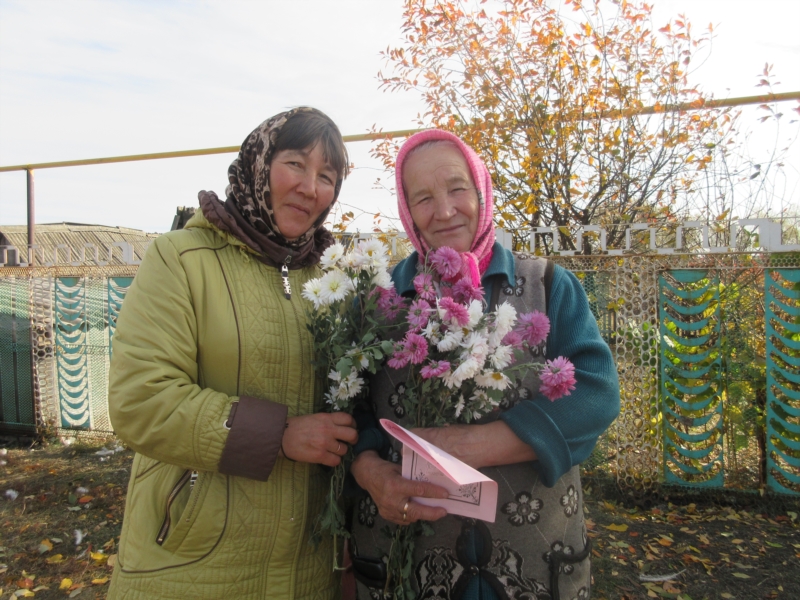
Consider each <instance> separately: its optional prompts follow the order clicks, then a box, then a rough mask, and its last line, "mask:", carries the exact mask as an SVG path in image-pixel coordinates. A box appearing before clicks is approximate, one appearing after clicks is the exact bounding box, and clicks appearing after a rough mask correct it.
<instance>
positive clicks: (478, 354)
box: [461, 331, 489, 365]
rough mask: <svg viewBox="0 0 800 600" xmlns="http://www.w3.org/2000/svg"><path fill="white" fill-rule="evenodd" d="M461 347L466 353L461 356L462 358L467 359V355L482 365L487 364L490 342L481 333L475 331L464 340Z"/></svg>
mask: <svg viewBox="0 0 800 600" xmlns="http://www.w3.org/2000/svg"><path fill="white" fill-rule="evenodd" d="M461 346H462V347H463V348H464V351H465V352H464V353H463V354H462V355H461V356H462V357H464V358H466V356H465V355H467V356H470V357H472V358H474V359H475V360H476V361H478V362H479V363H480V364H481V365H483V363H484V362H486V357H487V356H488V355H489V342H488V340H487V339H486V337H485V336H484V335H483V334H482V333H481V332H480V331H473V332H472V333H470V334H469V335H468V336H467V337H466V338H464V341H463V342H461Z"/></svg>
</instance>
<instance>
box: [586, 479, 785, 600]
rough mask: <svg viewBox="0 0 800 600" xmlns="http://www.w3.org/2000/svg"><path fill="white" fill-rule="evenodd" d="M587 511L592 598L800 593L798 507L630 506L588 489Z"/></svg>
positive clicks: (693, 599)
mask: <svg viewBox="0 0 800 600" xmlns="http://www.w3.org/2000/svg"><path fill="white" fill-rule="evenodd" d="M790 500H791V499H788V500H787V502H786V504H789V505H791V504H792V502H790ZM796 503H797V502H796V501H795V504H796ZM586 512H587V517H588V519H587V529H588V535H589V537H591V538H592V542H593V550H592V555H593V563H592V571H593V576H594V582H595V583H594V587H593V594H592V597H593V598H598V599H600V600H604V599H605V600H617V599H622V598H625V599H626V600H639V599H644V598H673V599H675V600H703V599H705V598H726V599H728V598H739V599H741V598H748V599H750V598H754V599H761V598H787V599H788V598H790V597H791V596H790V595H789V593H788V592H787V591H786V590H797V589H800V563H798V560H797V559H798V558H800V552H798V550H800V519H798V512H797V510H796V509H795V510H789V511H786V510H785V508H784V509H783V511H781V509H780V504H779V503H776V508H775V509H773V510H772V511H770V510H767V509H762V510H758V511H751V510H743V509H736V508H732V507H730V506H719V505H715V504H709V505H700V504H698V503H688V504H678V503H675V504H671V503H668V502H667V503H665V504H662V505H657V506H655V507H653V508H650V509H644V508H626V507H625V506H623V505H622V504H620V503H617V502H614V501H610V500H607V499H602V498H600V499H597V498H593V497H592V492H591V490H590V489H589V490H588V491H587V493H586Z"/></svg>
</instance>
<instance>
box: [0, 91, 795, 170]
mask: <svg viewBox="0 0 800 600" xmlns="http://www.w3.org/2000/svg"><path fill="white" fill-rule="evenodd" d="M789 100H800V91H797V92H783V93H780V94H765V95H762V96H743V97H739V98H727V99H724V100H706V101H705V102H687V103H683V104H663V105H659V104H656V105H654V106H643V107H641V108H630V109H622V110H620V109H612V110H608V111H603V112H600V113H599V114H593V115H591V114H586V115H583V118H585V119H589V118H597V117H598V116H599V117H600V118H603V119H619V118H625V117H632V116H638V115H652V114H656V113H662V112H681V111H691V110H704V109H709V108H724V107H731V106H745V105H748V104H766V103H770V102H786V101H789ZM418 131H421V130H420V129H401V130H397V131H383V132H379V133H361V134H357V135H346V136H344V141H345V142H365V141H371V140H382V139H385V138H396V137H405V136H408V135H411V134H413V133H416V132H418ZM238 151H239V146H222V147H220V148H203V149H200V150H178V151H176V152H152V153H150V154H131V155H128V156H108V157H105V158H84V159H81V160H62V161H57V162H47V163H35V164H27V165H12V166H7V167H0V173H4V172H7V171H28V170H30V169H53V168H56V167H79V166H83V165H104V164H110V163H121V162H134V161H138V160H156V159H160V158H183V157H187V156H205V155H208V154H230V153H233V152H238Z"/></svg>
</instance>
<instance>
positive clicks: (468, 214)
mask: <svg viewBox="0 0 800 600" xmlns="http://www.w3.org/2000/svg"><path fill="white" fill-rule="evenodd" d="M403 188H404V190H405V196H406V201H407V202H408V208H409V211H410V212H411V218H412V219H413V220H414V225H416V226H417V229H418V230H419V232H420V235H421V236H422V238H423V239H424V240H425V242H427V244H428V245H429V246H430V247H431V248H434V249H436V248H441V247H442V246H449V247H450V248H453V249H454V250H457V251H458V252H468V251H469V249H470V247H471V246H472V240H473V239H474V238H475V232H476V231H477V230H478V217H479V212H480V201H479V200H478V191H477V190H476V189H475V184H474V182H473V181H472V175H471V174H470V171H469V166H468V165H467V161H466V160H465V159H464V156H463V155H462V154H461V151H460V150H459V149H458V148H456V147H455V146H453V145H452V144H447V143H445V144H436V145H433V146H430V147H427V148H420V149H419V150H416V151H414V152H413V153H410V154H409V156H408V158H407V159H406V160H405V162H404V164H403Z"/></svg>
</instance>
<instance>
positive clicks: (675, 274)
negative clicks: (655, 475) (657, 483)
mask: <svg viewBox="0 0 800 600" xmlns="http://www.w3.org/2000/svg"><path fill="white" fill-rule="evenodd" d="M719 288H720V285H719V277H718V275H717V274H715V273H712V274H711V276H709V272H708V271H706V270H674V271H668V272H665V273H662V274H661V276H660V278H659V295H660V298H659V312H660V314H659V324H660V333H661V411H662V425H663V432H664V437H663V439H664V480H665V481H666V482H667V483H676V484H682V485H690V486H693V487H721V486H722V485H723V471H724V469H723V448H722V440H723V432H724V430H723V414H722V407H723V401H722V356H721V353H720V335H719V334H720V325H721V319H720V291H719Z"/></svg>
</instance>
